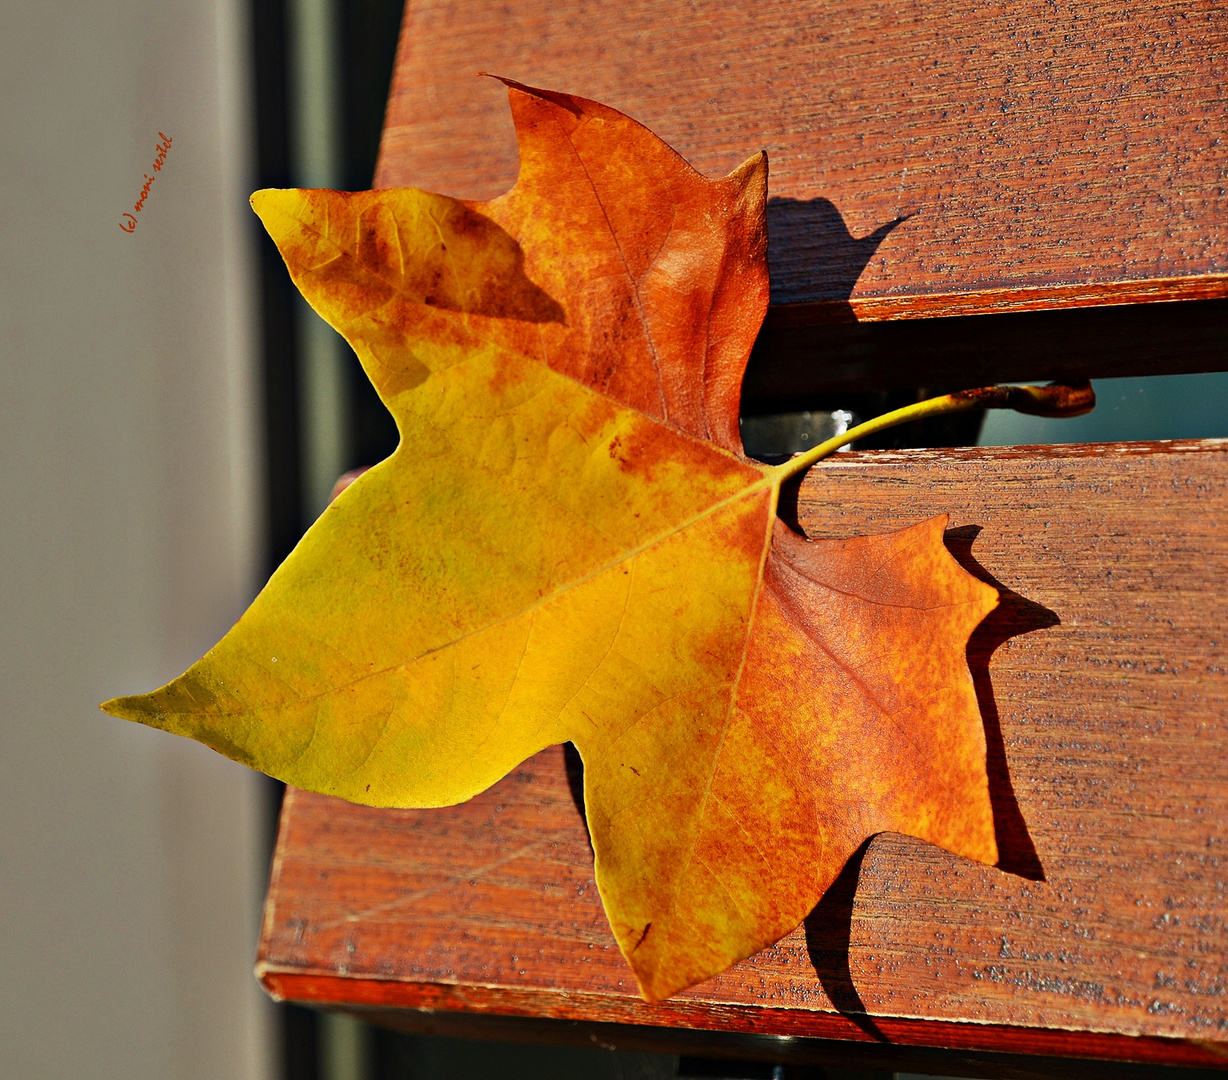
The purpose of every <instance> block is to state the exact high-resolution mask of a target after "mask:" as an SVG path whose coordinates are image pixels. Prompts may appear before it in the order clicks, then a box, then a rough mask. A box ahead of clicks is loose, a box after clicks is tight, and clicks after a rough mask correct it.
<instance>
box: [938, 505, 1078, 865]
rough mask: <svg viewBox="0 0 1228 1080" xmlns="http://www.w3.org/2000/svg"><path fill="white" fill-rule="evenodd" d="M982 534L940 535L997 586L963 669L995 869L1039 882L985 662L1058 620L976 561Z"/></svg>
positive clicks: (961, 530) (967, 565)
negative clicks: (976, 727) (971, 693)
mask: <svg viewBox="0 0 1228 1080" xmlns="http://www.w3.org/2000/svg"><path fill="white" fill-rule="evenodd" d="M980 532H981V526H980V525H963V526H959V527H957V528H954V529H948V530H947V531H946V533H945V534H944V536H943V540H944V541H945V543H946V546H947V550H948V551H949V552H950V553H951V554H952V555H953V556H954V557H955V561H956V562H958V563H959V564H960V566H962V567H963V568H964V569H965V570H967V571H968V573H970V574H971V575H972V576H973V577H975V578H977V579H979V580H980V581H983V582H985V583H986V584H987V585H992V586H993V587H994V588H995V589H997V590H998V596H999V602H998V606H997V607H996V608H995V609H994V610H993V611H991V612H990V613H989V614H988V615H987V616H986V617H985V619H984V620H983V621H982V622H981V625H980V626H978V627H977V628H976V630H975V631H974V632H973V634H972V637H971V638H969V640H968V668H969V670H970V671H971V672H972V682H973V685H975V687H976V700H977V704H978V705H979V706H980V708H981V719H982V720H983V721H984V722H985V743H986V765H987V766H988V770H989V799H990V802H991V804H992V805H993V823H994V832H995V833H996V835H997V839H998V869H999V870H1005V871H1006V872H1007V873H1008V874H1016V875H1018V876H1019V877H1024V878H1028V879H1029V880H1031V881H1044V880H1045V871H1044V867H1043V866H1041V862H1040V858H1039V856H1038V855H1037V854H1036V845H1035V844H1033V843H1032V837H1031V836H1030V835H1029V833H1028V827H1027V823H1026V822H1025V821H1024V820H1023V814H1022V812H1021V811H1020V809H1019V802H1018V800H1017V799H1016V798H1015V788H1014V785H1013V784H1012V783H1011V778H1010V770H1009V769H1008V767H1007V761H1006V744H1005V742H1004V741H1003V738H1002V722H1001V720H1000V718H999V716H998V703H997V701H996V700H995V698H994V692H993V683H992V681H991V680H990V677H989V660H990V657H992V656H993V654H994V652H995V650H996V649H997V648H998V646H1000V645H1002V644H1003V643H1004V642H1006V641H1008V640H1009V639H1011V638H1013V637H1017V636H1018V635H1019V634H1027V633H1030V632H1031V631H1033V630H1043V629H1045V628H1047V627H1050V626H1058V625H1060V623H1061V619H1059V618H1058V617H1057V614H1056V613H1055V612H1053V611H1050V610H1049V609H1048V608H1047V607H1045V606H1044V605H1043V604H1037V603H1035V602H1034V601H1032V600H1028V599H1026V598H1025V597H1022V596H1020V595H1019V594H1018V593H1017V592H1015V591H1014V590H1013V589H1009V588H1007V587H1006V586H1005V585H1003V584H1002V582H1000V581H998V580H997V579H996V578H995V577H994V576H993V575H992V574H991V573H989V571H988V570H986V569H985V568H984V567H983V566H981V564H980V563H978V562H977V561H976V558H975V556H973V554H972V544H973V541H975V540H976V538H977V536H978V535H979V534H980Z"/></svg>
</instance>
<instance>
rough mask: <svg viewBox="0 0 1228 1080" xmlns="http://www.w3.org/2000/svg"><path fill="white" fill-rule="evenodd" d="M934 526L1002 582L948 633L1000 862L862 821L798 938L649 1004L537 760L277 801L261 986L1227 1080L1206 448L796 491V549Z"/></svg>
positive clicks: (1216, 533) (1217, 585)
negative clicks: (430, 806) (1086, 1061)
mask: <svg viewBox="0 0 1228 1080" xmlns="http://www.w3.org/2000/svg"><path fill="white" fill-rule="evenodd" d="M783 512H784V513H786V514H787V513H788V507H787V500H786V504H785V508H784V510H783ZM941 512H946V513H949V514H950V515H951V526H950V530H949V532H948V546H949V547H950V548H951V549H952V551H953V552H954V553H955V554H956V556H957V558H960V559H961V560H962V561H964V563H965V565H967V566H968V567H969V568H970V569H973V570H974V572H977V573H980V574H983V575H985V576H986V577H987V578H988V579H991V580H993V581H995V582H997V583H998V584H999V586H1000V587H1001V588H1002V589H1003V590H1004V599H1003V603H1002V605H1001V607H1000V608H999V610H998V611H997V612H995V613H994V614H993V615H991V616H990V617H989V619H988V620H987V621H986V623H985V624H984V625H983V626H982V628H981V629H980V630H979V631H978V632H977V634H976V636H975V637H974V638H973V641H972V643H971V645H970V647H969V659H970V665H971V667H972V670H973V674H974V677H975V679H976V681H977V685H978V692H979V694H980V698H981V707H982V713H983V715H984V718H985V722H986V729H987V733H988V735H989V743H990V748H991V754H990V757H991V777H992V783H993V791H994V799H995V811H996V817H997V824H998V831H999V842H1000V845H1001V848H1002V851H1003V859H1002V867H1003V868H1002V869H993V868H987V867H982V866H980V865H978V864H974V863H969V862H963V861H961V860H959V859H957V858H955V857H954V856H951V855H948V854H947V853H945V852H943V851H941V850H938V849H936V848H933V847H929V846H926V845H924V844H922V843H920V842H918V841H915V840H911V839H909V838H906V837H901V836H895V835H883V836H880V837H878V838H877V839H875V840H874V841H873V842H872V843H871V844H870V845H869V846H868V849H867V850H866V851H865V853H864V858H863V859H862V860H861V862H860V865H858V866H854V867H852V868H851V869H850V870H849V871H848V872H847V873H846V875H845V877H844V878H843V879H842V880H841V881H840V882H839V883H838V884H837V886H836V887H835V888H833V890H832V891H831V892H830V893H829V894H828V897H827V898H825V900H824V901H823V903H821V904H820V906H819V908H818V909H816V912H815V913H814V914H813V915H812V916H811V918H810V919H808V920H807V925H806V926H804V927H801V928H799V929H798V930H797V931H796V932H795V933H794V934H792V935H790V936H789V937H787V938H786V939H784V940H783V941H781V942H780V943H779V944H778V945H777V946H775V947H774V948H772V949H768V950H766V951H764V952H763V953H760V954H759V955H758V956H756V957H753V958H751V959H750V960H748V961H744V962H743V963H741V964H739V965H736V966H735V967H734V968H732V969H731V970H730V971H728V972H726V973H724V974H723V975H721V976H718V977H717V978H715V979H712V980H709V981H708V982H706V983H704V984H702V985H701V986H698V987H695V988H693V989H692V990H690V991H688V992H686V993H684V994H681V995H679V996H678V997H676V998H675V999H672V1000H670V1001H667V1002H664V1003H661V1004H658V1005H651V1006H650V1005H646V1004H644V1003H643V1002H641V1001H640V1000H639V999H638V998H637V997H636V995H635V993H634V980H633V979H632V978H631V975H630V971H629V970H628V969H627V967H626V965H625V964H624V962H623V960H622V958H621V956H620V955H619V953H618V951H617V949H616V947H615V946H614V943H613V939H612V938H611V936H610V933H609V930H608V928H607V926H606V924H605V920H604V917H603V914H602V911H601V907H600V902H599V899H598V897H597V894H596V889H595V887H594V884H593V880H592V857H591V851H590V849H589V846H588V841H587V834H586V832H585V829H584V825H583V822H582V819H581V816H580V813H579V810H578V808H577V804H576V802H575V797H574V793H575V791H576V790H577V786H576V782H577V779H578V777H577V775H576V772H575V768H574V762H573V768H572V770H571V773H570V775H569V773H568V769H567V768H566V762H565V756H564V753H563V751H562V750H560V749H558V748H555V749H553V750H548V751H545V752H543V753H542V754H540V755H538V756H537V757H536V758H534V759H531V760H530V761H529V762H527V763H525V765H523V766H522V767H521V768H520V769H518V770H517V771H516V772H515V773H514V774H513V775H512V776H510V777H509V778H507V779H506V780H504V781H503V782H501V783H500V784H499V785H497V786H496V787H495V788H492V789H491V790H490V791H489V792H487V793H485V794H484V795H482V796H479V797H478V798H476V799H474V800H472V801H471V802H469V803H467V804H464V805H462V806H458V807H454V808H450V809H446V810H433V811H377V810H371V809H367V808H362V807H356V806H351V805H349V804H346V803H342V802H338V801H335V800H330V799H327V798H323V797H320V796H313V795H306V794H302V793H297V792H295V793H291V795H290V797H289V798H288V800H287V804H286V808H285V811H284V813H283V819H282V831H281V836H280V839H279V844H278V852H277V858H276V862H275V868H274V876H273V881H272V884H271V887H270V894H269V900H268V905H267V908H266V919H265V927H264V934H263V940H262V944H261V954H260V964H259V970H260V974H261V977H262V979H263V980H264V982H265V985H266V986H268V987H269V989H270V990H271V991H273V992H274V993H275V994H281V995H284V996H288V997H291V998H294V999H298V1000H314V1001H324V1002H332V1003H341V1004H346V1003H348V1004H350V1005H353V1006H400V1007H411V1008H415V1007H416V1008H434V1009H442V1010H469V1011H477V1012H493V1013H505V1014H512V1015H516V1014H523V1015H534V1016H539V1017H555V1018H562V1019H568V1020H587V1021H613V1022H619V1023H629V1024H643V1025H655V1026H662V1025H673V1026H678V1027H683V1028H699V1029H705V1028H706V1029H720V1030H725V1031H743V1032H759V1033H767V1034H787V1035H795V1036H796V1035H805V1036H811V1037H822V1038H836V1039H854V1040H856V1039H861V1040H866V1039H869V1040H873V1039H877V1038H880V1037H882V1038H887V1039H889V1040H891V1041H893V1042H902V1043H911V1044H916V1045H928V1046H951V1047H960V1048H964V1049H970V1050H971V1049H978V1048H980V1049H997V1050H1004V1051H1012V1050H1014V1051H1018V1052H1024V1053H1037V1052H1042V1051H1044V1052H1050V1053H1058V1054H1064V1053H1066V1054H1076V1055H1077V1054H1083V1055H1086V1056H1091V1057H1109V1058H1113V1057H1117V1058H1121V1059H1125V1060H1138V1061H1169V1062H1173V1063H1186V1064H1195V1063H1202V1064H1211V1065H1215V1064H1219V1065H1223V1066H1225V1067H1228V700H1226V699H1228V676H1226V672H1228V649H1226V648H1225V643H1224V632H1225V625H1228V620H1226V619H1225V611H1224V599H1223V598H1224V597H1225V596H1226V595H1228V525H1226V524H1225V523H1226V522H1228V441H1224V440H1218V441H1209V442H1180V443H1161V444H1115V445H1107V446H1092V447H1088V446H1071V447H1054V448H1005V449H982V450H947V451H901V452H896V453H862V454H847V455H840V456H838V457H837V458H835V459H833V460H831V461H830V462H828V463H826V464H825V465H823V466H821V467H819V468H818V469H815V470H812V472H811V474H810V475H809V476H808V477H807V479H806V481H805V482H804V484H803V485H802V486H801V489H800V493H799V495H798V499H797V515H798V518H799V520H800V522H801V523H802V524H803V525H804V527H805V529H806V530H807V531H808V532H809V533H810V534H811V535H815V536H821V535H851V534H854V533H859V532H877V531H885V530H888V529H891V528H895V527H898V526H900V525H903V524H907V523H911V522H915V521H918V520H921V519H923V518H926V517H928V516H930V515H932V514H935V513H941ZM854 890H855V891H854ZM837 1009H839V1010H842V1011H843V1012H844V1013H845V1014H847V1015H845V1016H842V1015H840V1013H839V1012H838V1011H837ZM867 1017H868V1018H869V1019H867Z"/></svg>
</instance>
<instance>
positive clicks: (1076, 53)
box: [377, 0, 1228, 322]
mask: <svg viewBox="0 0 1228 1080" xmlns="http://www.w3.org/2000/svg"><path fill="white" fill-rule="evenodd" d="M479 70H487V71H495V72H498V73H500V74H504V75H508V76H511V77H514V78H517V79H521V80H524V81H527V82H530V83H533V84H535V85H544V86H549V87H553V88H556V89H561V90H567V91H570V92H573V93H580V94H584V95H586V96H589V97H595V98H598V99H599V100H602V101H605V102H607V103H609V104H611V105H614V106H616V107H618V108H621V109H622V110H624V111H625V112H628V113H630V114H631V115H633V116H635V117H636V118H638V119H639V120H641V121H643V122H644V123H645V124H647V125H648V126H649V127H651V128H652V129H653V130H654V131H656V132H657V133H658V134H660V135H661V136H662V137H663V138H664V139H666V140H667V141H669V142H670V143H671V144H672V145H674V146H675V147H677V148H678V149H679V151H680V152H681V153H682V154H683V155H684V156H686V157H687V158H688V159H689V160H690V161H691V162H692V163H693V164H694V165H695V166H696V167H697V168H699V169H700V170H701V171H704V172H706V173H709V174H717V173H723V172H725V171H727V170H729V169H730V168H732V167H733V166H734V165H736V164H737V163H738V162H739V161H741V160H742V159H743V158H745V157H746V156H748V155H749V154H751V153H753V152H754V151H756V150H758V149H760V148H762V147H766V148H767V150H768V153H769V157H770V160H771V191H772V194H773V196H774V198H773V201H772V204H771V206H770V208H769V218H770V231H771V252H770V258H771V263H772V284H773V299H774V302H775V303H776V304H778V305H786V306H791V307H793V308H794V309H795V317H797V318H802V319H804V320H806V321H810V322H824V321H830V319H831V317H832V315H833V312H834V313H835V314H836V315H843V314H846V313H847V312H849V311H851V312H852V313H853V314H854V316H855V317H856V319H857V320H858V321H862V322H865V321H867V320H876V319H898V318H908V317H917V316H923V315H949V314H975V313H985V312H1001V311H1016V310H1031V309H1035V308H1038V307H1040V308H1052V307H1072V306H1073V307H1077V306H1081V305H1086V304H1099V303H1115V304H1122V303H1132V302H1139V301H1142V300H1153V299H1178V298H1194V297H1201V298H1206V297H1209V296H1223V295H1225V293H1226V292H1228V229H1226V228H1225V224H1226V223H1228V193H1226V192H1228V184H1226V183H1225V176H1226V171H1228V164H1226V163H1228V156H1226V155H1225V151H1224V147H1223V145H1222V137H1223V135H1224V131H1225V119H1226V112H1228V100H1226V96H1225V86H1226V85H1228V11H1226V10H1225V9H1224V7H1223V5H1222V4H1219V3H1216V2H1215V0H1195V2H1193V3H1190V2H1187V0H1158V2H1148V3H1144V2H1142V0H1127V2H1126V3H1125V4H1122V3H1118V2H1111V0H1090V2H1088V3H1083V4H1073V5H1071V4H1065V3H1057V4H1055V3H1052V2H1050V0H1022V2H1007V0H995V2H993V3H990V4H988V5H986V4H983V3H973V2H972V0H956V2H953V3H951V4H946V5H940V6H935V5H933V4H927V3H924V2H923V0H905V2H903V3H899V4H893V5H889V6H884V5H881V4H876V3H867V2H866V0H834V2H832V3H824V4H817V3H798V2H797V0H759V2H757V3H754V4H729V3H727V2H725V0H686V2H683V0H627V2H625V3H621V4H617V5H609V4H604V5H603V4H592V3H589V2H587V0H558V2H556V3H553V4H549V5H541V4H535V3H529V2H528V0H505V2H500V3H493V2H486V0H476V2H466V3H461V2H459V0H410V3H409V7H408V10H407V16H406V20H405V23H404V29H403V33H402V41H401V48H400V53H399V58H398V62H397V69H396V74H395V77H394V83H393V91H392V97H391V100H390V105H389V110H388V114H387V120H386V125H385V135H384V142H383V147H382V151H381V159H380V165H379V170H378V176H377V183H378V184H379V185H380V186H394V185H401V184H412V185H417V186H421V187H427V188H432V189H434V190H440V191H447V192H449V193H452V194H456V195H461V196H466V197H491V196H494V195H496V194H498V193H500V192H501V191H503V190H505V189H506V188H507V187H508V186H510V184H511V183H512V182H513V181H514V179H515V176H516V161H517V159H516V149H515V142H514V138H513V135H512V131H511V126H510V121H509V119H508V114H507V109H506V104H505V101H504V90H503V88H502V87H501V86H500V85H498V84H496V83H494V82H492V81H491V80H483V79H475V78H473V77H472V76H473V73H475V72H477V71H479Z"/></svg>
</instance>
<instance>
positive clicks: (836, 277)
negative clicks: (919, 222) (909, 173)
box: [767, 196, 911, 321]
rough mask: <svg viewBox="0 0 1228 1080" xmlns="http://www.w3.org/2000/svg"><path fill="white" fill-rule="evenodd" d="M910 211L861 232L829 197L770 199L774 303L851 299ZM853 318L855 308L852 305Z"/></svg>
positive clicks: (770, 269)
mask: <svg viewBox="0 0 1228 1080" xmlns="http://www.w3.org/2000/svg"><path fill="white" fill-rule="evenodd" d="M910 216H911V215H908V214H906V215H904V216H903V217H897V218H896V219H895V220H894V221H889V222H887V224H885V225H880V226H879V227H878V228H877V229H875V230H874V231H873V232H872V233H868V234H867V235H865V236H861V237H857V236H854V235H853V234H852V233H851V232H849V229H848V226H847V225H846V224H845V222H844V217H843V216H842V215H841V213H840V211H839V210H837V209H836V206H835V204H834V203H832V202H831V201H830V200H829V199H788V198H782V197H780V196H777V197H775V198H772V199H769V200H768V205H767V221H768V273H769V275H770V277H771V281H772V303H773V304H799V303H815V302H818V301H824V300H847V299H848V298H849V297H850V296H852V294H853V286H854V285H856V284H857V279H858V278H859V277H861V273H862V271H863V270H864V269H865V268H866V265H867V264H868V263H869V261H870V260H871V259H872V258H873V257H874V253H875V251H877V250H878V246H879V244H881V243H882V242H883V241H884V240H885V239H886V238H887V236H888V234H889V233H890V232H891V231H892V230H893V229H894V228H895V227H896V226H897V225H900V224H902V223H903V222H905V221H907V220H908V218H909V217H910ZM849 316H850V321H851V320H852V311H851V309H850V311H849Z"/></svg>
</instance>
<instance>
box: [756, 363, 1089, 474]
mask: <svg viewBox="0 0 1228 1080" xmlns="http://www.w3.org/2000/svg"><path fill="white" fill-rule="evenodd" d="M1095 405H1096V394H1095V392H1094V391H1093V390H1092V384H1091V383H1090V382H1088V381H1087V380H1086V379H1084V380H1082V381H1079V382H1072V383H1050V384H1049V385H1048V386H982V387H978V388H977V389H975V390H960V391H958V392H956V393H954V394H943V395H941V396H940V397H934V398H929V399H928V400H926V401H918V402H917V403H916V404H915V405H905V406H904V408H902V409H894V410H893V411H891V412H889V413H883V415H882V416H876V417H875V418H874V419H873V420H867V421H866V422H865V423H864V424H858V425H857V426H856V427H855V428H850V429H849V430H848V431H846V432H844V434H843V435H836V436H834V437H832V438H830V439H828V440H827V441H826V442H821V443H819V445H818V446H814V447H811V448H810V449H809V450H807V451H806V452H805V453H804V454H798V455H797V457H795V458H791V459H790V460H788V461H786V462H785V463H784V464H783V465H778V466H776V468H777V475H778V476H779V477H780V479H781V480H787V479H788V478H789V477H791V476H796V475H797V474H798V473H800V472H805V471H806V470H807V469H809V468H810V466H811V465H813V464H815V462H818V461H822V460H823V458H825V457H827V456H828V455H829V454H834V453H835V452H836V451H837V450H839V449H840V447H842V446H847V445H848V444H849V443H851V442H855V441H856V440H857V439H864V438H865V437H866V436H867V435H873V434H875V433H876V432H879V431H885V430H886V429H887V428H892V427H896V426H897V425H898V424H907V423H908V422H909V421H911V420H925V419H927V418H929V417H931V416H948V415H950V414H951V413H959V412H967V411H968V410H969V409H1014V410H1015V411H1016V412H1022V413H1029V414H1031V415H1033V416H1081V415H1082V414H1083V413H1086V412H1091V410H1092V409H1093V408H1094V407H1095Z"/></svg>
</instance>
